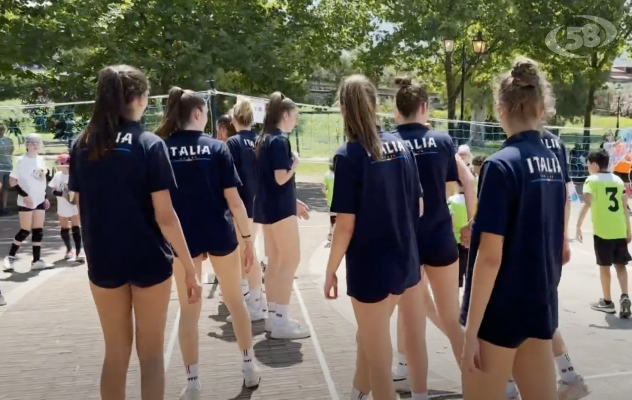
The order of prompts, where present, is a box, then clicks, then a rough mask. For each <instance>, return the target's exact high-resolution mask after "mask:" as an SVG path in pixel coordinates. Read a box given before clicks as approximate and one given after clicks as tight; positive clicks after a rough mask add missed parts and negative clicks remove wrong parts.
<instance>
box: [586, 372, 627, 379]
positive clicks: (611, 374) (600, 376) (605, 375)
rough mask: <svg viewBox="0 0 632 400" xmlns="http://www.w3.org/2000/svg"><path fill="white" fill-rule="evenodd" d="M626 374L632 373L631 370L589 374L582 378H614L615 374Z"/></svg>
mask: <svg viewBox="0 0 632 400" xmlns="http://www.w3.org/2000/svg"><path fill="white" fill-rule="evenodd" d="M626 375H632V371H622V372H612V373H610V374H599V375H590V376H585V377H584V379H602V378H614V377H617V376H626Z"/></svg>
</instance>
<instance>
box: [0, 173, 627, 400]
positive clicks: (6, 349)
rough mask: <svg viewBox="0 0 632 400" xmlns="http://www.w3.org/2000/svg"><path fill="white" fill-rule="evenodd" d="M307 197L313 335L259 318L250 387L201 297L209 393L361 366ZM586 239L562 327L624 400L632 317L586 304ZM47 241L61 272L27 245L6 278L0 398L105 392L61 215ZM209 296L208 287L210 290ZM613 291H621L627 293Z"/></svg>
mask: <svg viewBox="0 0 632 400" xmlns="http://www.w3.org/2000/svg"><path fill="white" fill-rule="evenodd" d="M299 193H300V194H299V195H300V198H301V199H303V200H304V201H306V202H307V203H308V204H309V205H310V206H311V207H312V214H311V215H312V219H311V220H309V221H303V222H301V247H302V262H301V266H300V268H299V271H298V273H297V280H296V281H295V291H294V295H293V298H292V310H291V312H292V313H293V316H294V317H295V318H298V319H300V320H302V321H304V322H305V323H306V324H307V325H308V326H309V327H310V329H311V330H312V333H313V336H312V338H310V339H306V340H299V341H275V340H269V339H267V338H266V337H265V335H264V334H263V326H262V325H261V324H255V326H254V327H253V330H254V332H255V334H256V344H255V353H256V358H257V360H258V362H259V363H260V364H261V367H262V384H261V386H260V388H259V389H258V390H257V391H254V392H251V391H247V390H242V389H241V374H240V357H239V356H238V354H239V353H238V352H237V350H236V347H235V338H234V334H233V331H232V329H231V326H230V325H228V324H226V323H225V322H224V320H225V316H226V314H227V311H226V309H225V307H224V306H223V305H222V304H220V302H219V300H218V298H217V297H216V298H214V299H210V300H205V303H204V306H203V312H202V317H201V319H200V328H201V329H200V332H201V338H200V340H201V343H200V345H201V350H200V351H201V360H202V361H201V365H200V374H201V381H202V384H203V387H204V388H205V397H204V398H206V399H212V400H230V399H254V400H263V399H265V400H284V399H288V400H290V399H298V398H300V399H312V400H326V399H333V400H339V399H342V400H345V399H348V398H349V390H350V384H351V379H352V376H353V369H354V364H355V340H354V337H355V322H354V318H353V313H352V310H351V307H350V303H349V300H348V299H346V298H341V299H339V300H337V301H333V302H330V301H325V300H324V299H323V296H322V282H323V280H322V278H323V275H324V270H325V262H326V259H327V256H328V250H327V249H326V248H325V246H324V244H325V243H324V239H325V236H326V233H327V229H328V215H327V214H326V208H325V204H324V201H323V196H322V194H321V193H320V185H318V184H315V183H304V184H301V185H300V191H299ZM576 214H577V209H574V215H576ZM51 217H52V213H51ZM17 226H18V224H17V217H16V216H9V217H2V218H0V256H4V254H5V251H6V250H2V249H3V248H5V249H7V250H8V247H9V245H10V243H11V239H12V237H13V236H14V235H15V232H17ZM571 226H574V219H573V222H572V225H571ZM585 236H587V237H588V238H587V239H586V242H587V243H584V244H580V243H573V244H572V249H573V258H572V261H571V263H570V265H569V266H567V267H566V269H565V272H564V278H563V280H562V284H561V288H560V298H561V312H560V320H561V321H560V322H561V328H562V332H563V335H564V336H565V338H566V341H567V343H568V346H569V348H570V351H571V356H572V358H573V361H574V363H575V366H576V368H577V370H578V371H579V373H581V374H583V375H585V376H586V377H587V378H588V383H589V385H590V386H591V388H592V389H593V395H592V396H591V397H589V398H590V399H598V400H610V399H612V400H624V399H625V400H627V399H630V396H631V395H630V392H631V390H632V383H629V378H630V377H632V346H630V342H631V341H632V336H630V331H629V330H630V329H632V321H622V320H619V319H618V318H617V317H615V316H606V315H604V314H601V313H596V312H593V311H591V310H590V309H589V308H588V307H587V303H588V302H590V301H593V300H595V299H596V298H598V297H599V294H600V289H599V281H598V275H597V273H598V271H597V269H596V267H595V266H594V256H593V253H592V239H591V232H590V224H589V221H587V222H586V230H585ZM45 244H46V245H45V247H44V249H43V254H44V257H45V259H46V260H47V261H49V262H56V268H55V269H51V270H47V271H42V272H40V273H31V272H28V270H29V267H28V265H29V262H30V248H29V246H28V245H27V246H25V248H24V249H23V251H22V252H21V258H20V261H19V262H18V268H17V272H14V273H12V274H9V273H0V289H1V290H2V292H3V293H4V295H5V297H6V298H7V301H8V302H9V305H8V306H6V307H0V399H2V400H43V399H47V400H49V399H65V400H70V399H77V400H79V399H81V400H84V399H91V398H94V399H97V398H99V390H98V385H99V377H100V366H101V362H102V355H103V344H102V340H101V332H100V327H99V324H98V319H97V315H96V312H95V308H94V305H93V302H92V299H91V297H90V293H89V289H88V284H87V276H86V268H85V266H78V267H71V266H68V265H67V264H64V263H63V262H59V261H57V260H59V259H60V258H61V257H62V255H63V249H62V247H61V246H62V243H61V240H60V239H59V235H58V227H57V224H56V222H55V221H54V219H50V220H49V222H48V223H47V230H46V236H45ZM343 271H344V267H341V272H343ZM343 275H344V274H343ZM341 286H344V279H341ZM205 291H206V292H208V286H207V287H206V289H205ZM613 293H614V294H615V295H616V296H618V294H619V290H618V289H615V290H613ZM205 294H206V293H205ZM172 296H173V297H172V302H171V305H170V315H169V320H168V326H167V332H166V339H165V340H166V343H165V358H166V362H167V368H168V374H167V376H168V382H167V399H177V398H178V397H177V396H178V393H179V392H180V390H181V388H182V387H183V385H184V383H185V375H184V371H183V368H182V366H181V359H180V352H179V347H178V343H177V340H176V339H177V331H176V330H175V329H174V326H177V318H178V303H177V297H176V295H175V293H174V294H173V295H172ZM393 322H394V321H393ZM393 328H394V325H393ZM393 332H394V330H393ZM428 349H429V353H430V367H431V373H430V376H429V381H430V382H429V385H430V388H431V389H432V392H431V395H432V396H431V397H432V398H435V399H460V398H461V396H460V394H459V393H460V389H459V381H460V379H459V372H458V370H457V367H456V364H455V362H454V361H453V359H452V356H451V352H450V350H449V348H448V342H447V340H446V339H445V338H444V337H442V335H441V334H440V333H438V331H437V330H436V329H435V328H434V327H431V326H429V328H428ZM138 383H139V372H138V363H137V361H136V360H133V361H132V366H131V367H130V374H129V391H128V398H129V399H139V398H140V396H139V390H138Z"/></svg>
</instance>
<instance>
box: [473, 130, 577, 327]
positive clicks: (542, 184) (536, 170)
mask: <svg viewBox="0 0 632 400" xmlns="http://www.w3.org/2000/svg"><path fill="white" fill-rule="evenodd" d="M480 186H481V187H480V192H479V203H478V207H477V212H476V216H475V218H474V224H473V226H472V240H471V243H470V257H469V259H468V269H467V275H466V284H465V292H464V295H463V305H462V310H461V323H462V324H465V322H466V319H467V312H468V308H469V304H470V293H471V287H472V271H473V268H474V262H475V260H476V254H477V252H478V247H479V244H480V239H481V234H482V233H484V232H485V233H491V234H495V235H500V236H503V237H504V242H503V250H502V262H501V265H500V270H499V272H498V277H497V278H496V282H495V284H494V289H493V291H492V295H491V298H490V300H489V303H488V306H487V309H486V311H485V317H484V319H483V324H486V323H487V324H488V325H490V324H494V323H498V322H497V321H502V318H503V315H505V316H506V315H508V314H511V315H516V313H519V314H521V315H526V314H530V315H533V314H537V313H539V312H540V311H539V310H542V309H546V307H549V308H550V309H553V308H554V309H555V310H554V312H556V309H557V285H558V283H559V280H560V275H561V271H562V249H563V241H564V205H565V202H566V190H565V185H564V176H563V171H562V168H561V166H560V162H559V161H558V159H557V157H555V154H553V152H551V151H550V150H548V149H547V148H546V146H545V145H544V143H543V141H542V139H541V136H540V132H538V131H527V132H522V133H519V134H516V135H514V136H512V137H510V138H508V139H507V140H506V141H505V142H504V144H503V146H502V149H501V150H500V151H499V152H498V153H496V154H494V155H492V156H491V157H490V158H488V159H487V160H486V161H485V163H484V164H483V166H482V169H481V184H480ZM501 323H502V322H501ZM555 324H557V321H555ZM481 329H483V328H481Z"/></svg>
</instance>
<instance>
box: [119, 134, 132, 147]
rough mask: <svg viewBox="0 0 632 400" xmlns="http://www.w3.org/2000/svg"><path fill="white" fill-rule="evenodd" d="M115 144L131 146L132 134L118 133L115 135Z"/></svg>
mask: <svg viewBox="0 0 632 400" xmlns="http://www.w3.org/2000/svg"><path fill="white" fill-rule="evenodd" d="M116 143H119V144H132V134H131V133H123V132H119V133H118V135H116Z"/></svg>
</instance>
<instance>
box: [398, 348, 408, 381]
mask: <svg viewBox="0 0 632 400" xmlns="http://www.w3.org/2000/svg"><path fill="white" fill-rule="evenodd" d="M395 374H396V375H398V376H404V375H408V364H407V363H406V356H405V355H404V354H401V353H397V365H396V366H395Z"/></svg>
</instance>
